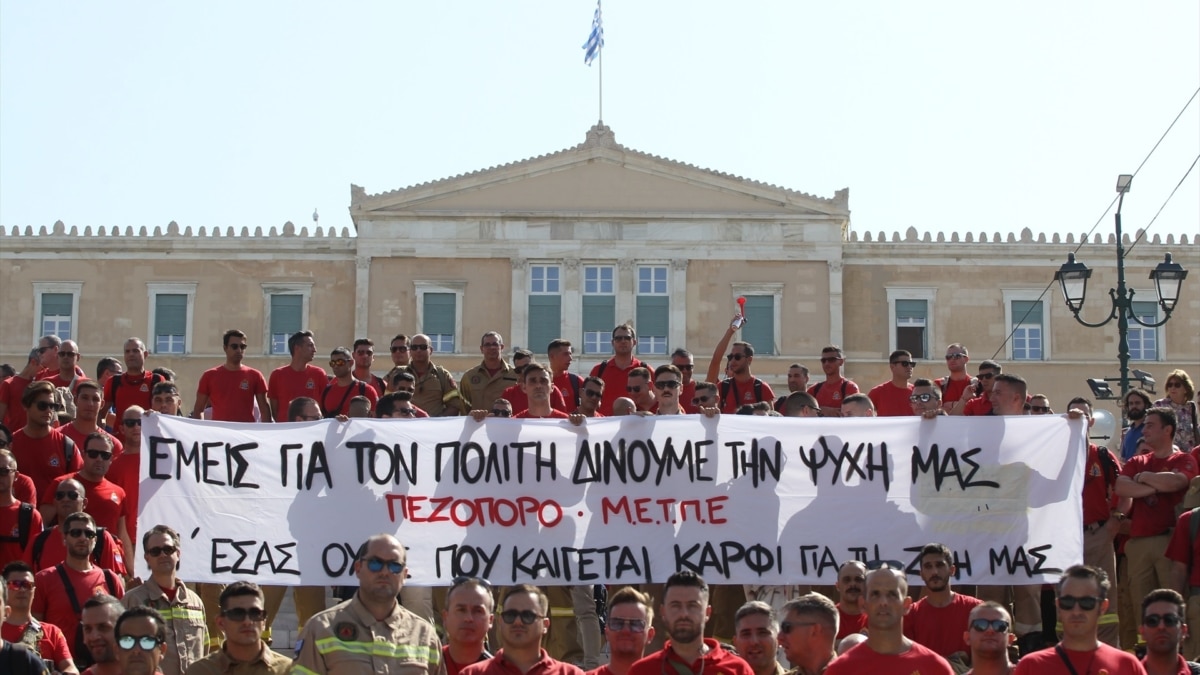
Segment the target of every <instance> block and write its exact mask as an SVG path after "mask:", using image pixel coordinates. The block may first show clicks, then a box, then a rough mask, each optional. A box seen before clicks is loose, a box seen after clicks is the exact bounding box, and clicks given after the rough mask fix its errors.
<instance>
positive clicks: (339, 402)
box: [285, 380, 379, 417]
mask: <svg viewBox="0 0 1200 675" xmlns="http://www.w3.org/2000/svg"><path fill="white" fill-rule="evenodd" d="M359 385H362V386H359ZM322 391H323V392H324V394H323V395H322V396H321V397H320V398H319V399H318V400H317V403H320V404H321V410H322V411H323V412H324V413H325V414H326V415H328V416H329V417H333V416H334V415H349V414H350V399H352V398H354V397H355V396H366V397H367V399H369V400H370V401H371V411H372V412H374V411H375V404H376V403H378V402H379V395H378V394H376V393H375V387H372V386H371V385H369V384H367V383H366V382H363V381H362V380H352V381H351V382H350V384H349V385H347V386H345V387H343V386H342V385H340V384H338V383H337V380H334V381H333V382H330V383H329V384H328V385H326V388H325V389H323V390H322ZM285 412H286V411H285Z"/></svg>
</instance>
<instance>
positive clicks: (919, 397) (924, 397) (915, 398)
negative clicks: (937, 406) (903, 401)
mask: <svg viewBox="0 0 1200 675" xmlns="http://www.w3.org/2000/svg"><path fill="white" fill-rule="evenodd" d="M908 400H910V401H912V402H913V403H917V402H921V403H929V402H930V401H932V400H933V394H913V395H911V396H909V397H908Z"/></svg>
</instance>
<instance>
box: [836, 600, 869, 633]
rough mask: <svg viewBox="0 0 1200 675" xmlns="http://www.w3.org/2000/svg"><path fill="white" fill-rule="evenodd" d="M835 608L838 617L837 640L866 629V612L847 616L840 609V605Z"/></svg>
mask: <svg viewBox="0 0 1200 675" xmlns="http://www.w3.org/2000/svg"><path fill="white" fill-rule="evenodd" d="M837 608H838V617H839V620H838V634H837V639H839V640H841V639H842V638H844V637H846V636H847V635H853V634H855V633H861V632H862V631H863V629H864V628H866V627H867V613H866V612H862V613H861V614H847V613H846V611H845V610H843V609H842V606H841V604H838V606H837Z"/></svg>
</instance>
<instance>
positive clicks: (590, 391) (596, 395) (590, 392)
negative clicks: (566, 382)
mask: <svg viewBox="0 0 1200 675" xmlns="http://www.w3.org/2000/svg"><path fill="white" fill-rule="evenodd" d="M583 395H584V396H586V397H588V398H604V394H601V393H600V392H598V391H596V390H595V389H584V390H583Z"/></svg>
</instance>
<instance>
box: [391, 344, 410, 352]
mask: <svg viewBox="0 0 1200 675" xmlns="http://www.w3.org/2000/svg"><path fill="white" fill-rule="evenodd" d="M406 351H408V347H406V346H405V345H400V346H397V347H392V353H393V354H403V353H404V352H406Z"/></svg>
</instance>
